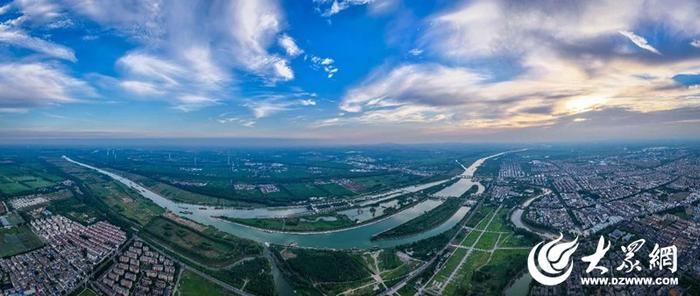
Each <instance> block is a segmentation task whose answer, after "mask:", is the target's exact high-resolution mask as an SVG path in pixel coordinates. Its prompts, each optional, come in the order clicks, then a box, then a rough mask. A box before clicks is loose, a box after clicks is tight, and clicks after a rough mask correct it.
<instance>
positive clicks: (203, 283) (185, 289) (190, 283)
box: [175, 270, 236, 296]
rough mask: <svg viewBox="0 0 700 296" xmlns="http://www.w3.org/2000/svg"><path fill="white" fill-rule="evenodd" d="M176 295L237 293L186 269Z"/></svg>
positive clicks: (223, 294)
mask: <svg viewBox="0 0 700 296" xmlns="http://www.w3.org/2000/svg"><path fill="white" fill-rule="evenodd" d="M177 292H178V293H177V294H175V296H200V295H201V296H232V295H236V294H234V293H231V292H229V291H228V290H226V289H224V288H222V287H221V286H219V285H217V284H215V283H212V282H211V281H209V280H207V279H205V278H203V277H201V276H199V275H197V274H196V273H194V272H191V271H189V270H186V271H184V272H183V273H182V277H181V278H180V282H179V283H178V289H177Z"/></svg>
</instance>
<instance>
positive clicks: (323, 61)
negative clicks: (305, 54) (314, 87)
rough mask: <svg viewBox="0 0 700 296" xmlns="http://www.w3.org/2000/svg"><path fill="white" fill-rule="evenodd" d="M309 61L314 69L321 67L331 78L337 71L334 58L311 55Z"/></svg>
mask: <svg viewBox="0 0 700 296" xmlns="http://www.w3.org/2000/svg"><path fill="white" fill-rule="evenodd" d="M311 63H312V65H313V68H314V69H323V71H324V72H326V76H327V77H328V78H333V75H335V73H337V72H338V67H336V66H335V65H334V64H335V60H333V59H331V58H322V57H319V56H311Z"/></svg>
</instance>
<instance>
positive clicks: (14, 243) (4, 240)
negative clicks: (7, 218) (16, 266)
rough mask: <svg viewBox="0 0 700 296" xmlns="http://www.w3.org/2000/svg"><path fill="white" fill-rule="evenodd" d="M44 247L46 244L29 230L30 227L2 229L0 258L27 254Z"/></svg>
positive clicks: (0, 230)
mask: <svg viewBox="0 0 700 296" xmlns="http://www.w3.org/2000/svg"><path fill="white" fill-rule="evenodd" d="M43 245H44V243H43V242H42V241H41V239H40V238H39V237H38V236H36V235H35V234H34V232H32V230H31V229H29V226H26V225H22V226H18V227H12V228H10V229H0V258H5V257H10V256H14V255H17V254H21V253H25V252H28V251H31V250H34V249H37V248H39V247H41V246H43Z"/></svg>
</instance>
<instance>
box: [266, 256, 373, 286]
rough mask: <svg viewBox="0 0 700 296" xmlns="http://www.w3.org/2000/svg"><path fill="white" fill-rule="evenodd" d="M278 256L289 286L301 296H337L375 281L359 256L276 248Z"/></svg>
mask: <svg viewBox="0 0 700 296" xmlns="http://www.w3.org/2000/svg"><path fill="white" fill-rule="evenodd" d="M275 256H276V257H277V258H278V259H279V261H280V262H281V264H280V267H281V269H282V271H283V272H284V273H285V274H286V275H287V278H288V279H290V284H292V286H293V287H294V288H295V290H297V291H298V293H301V294H305V295H318V294H333V295H335V294H338V293H341V292H343V291H345V290H347V289H352V288H355V287H359V286H362V285H363V284H367V283H370V282H371V281H372V279H371V277H370V275H371V271H370V269H369V268H368V267H367V266H366V265H365V264H366V261H365V259H363V255H362V254H359V253H349V252H341V251H322V250H309V249H290V248H284V249H279V248H276V250H275Z"/></svg>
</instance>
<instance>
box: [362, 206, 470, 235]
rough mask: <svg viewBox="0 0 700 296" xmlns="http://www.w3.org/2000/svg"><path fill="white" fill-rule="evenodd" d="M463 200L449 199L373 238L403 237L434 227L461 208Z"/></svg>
mask: <svg viewBox="0 0 700 296" xmlns="http://www.w3.org/2000/svg"><path fill="white" fill-rule="evenodd" d="M461 202H462V200H461V199H457V198H451V199H448V200H446V201H445V202H444V203H442V204H441V205H439V206H437V207H436V208H434V209H432V210H430V211H428V212H427V213H425V214H424V215H420V216H418V217H416V218H414V219H411V220H410V221H408V222H406V223H403V224H401V225H399V226H397V227H394V228H392V229H389V230H387V231H384V232H382V233H380V234H378V235H376V236H374V237H372V239H390V238H396V237H402V236H406V235H411V234H416V233H420V232H423V231H426V230H429V229H431V228H434V227H436V226H438V225H440V224H442V223H443V222H445V221H447V219H449V218H450V217H452V215H453V214H454V213H455V212H457V210H458V209H459V207H460V205H461Z"/></svg>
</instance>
